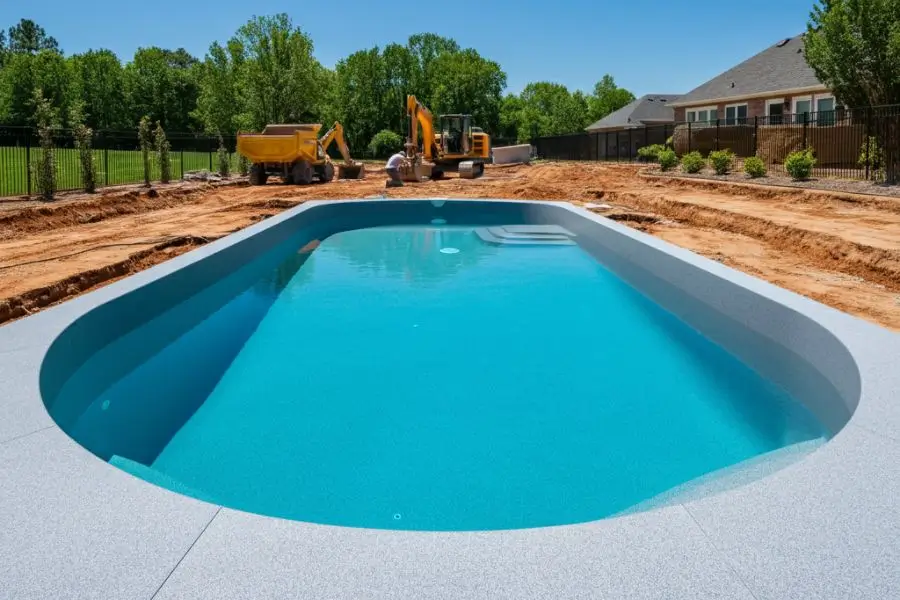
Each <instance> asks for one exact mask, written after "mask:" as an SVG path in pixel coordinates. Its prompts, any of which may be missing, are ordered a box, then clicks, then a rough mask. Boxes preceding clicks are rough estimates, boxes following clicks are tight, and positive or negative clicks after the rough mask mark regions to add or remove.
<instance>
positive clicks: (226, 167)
mask: <svg viewBox="0 0 900 600" xmlns="http://www.w3.org/2000/svg"><path fill="white" fill-rule="evenodd" d="M216 158H218V161H219V175H221V176H222V177H228V175H229V174H230V173H231V156H229V154H228V148H226V147H225V140H223V139H222V136H221V135H220V136H219V149H218V150H216Z"/></svg>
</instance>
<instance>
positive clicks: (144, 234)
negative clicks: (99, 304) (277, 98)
mask: <svg viewBox="0 0 900 600" xmlns="http://www.w3.org/2000/svg"><path fill="white" fill-rule="evenodd" d="M376 196H387V197H422V196H424V197H430V196H440V197H460V198H478V197H481V198H514V199H539V200H568V201H571V202H575V203H580V204H589V205H593V208H591V210H594V211H595V212H597V213H599V214H603V215H605V216H608V217H610V218H612V219H616V220H618V221H619V222H621V223H624V224H626V225H629V226H632V227H635V228H637V229H640V230H642V231H644V232H647V233H650V234H652V235H656V236H658V237H660V238H662V239H665V240H667V241H669V242H672V243H674V244H677V245H679V246H682V247H685V248H688V249H690V250H693V251H694V252H697V253H699V254H702V255H704V256H707V257H710V258H713V259H715V260H718V261H720V262H722V263H724V264H726V265H728V266H731V267H733V268H735V269H738V270H740V271H744V272H746V273H749V274H751V275H754V276H757V277H760V278H763V279H766V280H768V281H771V282H773V283H775V284H777V285H779V286H782V287H785V288H787V289H790V290H793V291H795V292H798V293H800V294H803V295H805V296H808V297H810V298H813V299H815V300H818V301H820V302H823V303H825V304H829V305H831V306H834V307H836V308H838V309H840V310H844V311H846V312H849V313H852V314H854V315H857V316H859V317H862V318H864V319H868V320H870V321H874V322H876V323H879V324H881V325H884V326H886V327H890V328H892V329H897V330H900V199H898V198H889V197H874V196H854V195H850V194H841V193H828V192H815V191H810V190H800V189H777V188H766V187H762V186H752V185H738V184H734V183H729V182H716V181H704V180H685V179H681V178H672V177H654V176H649V175H647V174H645V173H641V172H640V171H639V169H638V168H637V167H635V166H631V165H606V164H597V163H539V164H535V165H531V166H528V165H516V166H509V167H501V166H492V167H489V168H488V169H487V171H486V172H485V175H484V177H482V178H480V179H477V180H460V179H447V180H443V181H437V182H428V183H422V184H407V185H406V186H405V187H403V188H392V189H390V190H387V189H385V187H384V175H383V173H379V172H377V171H373V170H372V169H369V172H368V174H367V177H366V179H364V180H361V181H335V182H332V183H329V184H325V185H312V186H307V187H295V186H283V185H279V184H278V183H277V182H272V183H270V184H269V185H266V186H264V187H248V186H246V185H243V184H242V183H240V182H236V183H233V184H231V185H222V184H215V185H209V184H202V183H196V184H187V183H179V184H173V185H171V186H158V187H156V188H154V189H153V190H146V189H143V188H138V187H131V188H120V189H115V190H108V191H105V192H103V193H101V194H96V195H92V196H86V195H72V196H67V197H65V198H64V199H62V200H59V201H56V202H54V203H52V204H47V203H41V202H37V201H33V200H5V201H2V202H0V323H2V322H3V321H7V320H10V319H15V318H19V317H22V316H24V315H27V314H30V313H33V312H35V311H37V310H40V309H42V308H44V307H46V306H50V305H52V304H55V303H57V302H60V301H63V300H65V299H67V298H69V297H71V296H73V295H76V294H79V293H83V292H84V291H87V290H90V289H93V288H95V287H97V286H99V285H105V284H107V283H109V282H111V281H114V280H116V279H119V278H121V277H124V276H127V275H129V274H131V273H134V272H136V271H138V270H141V269H144V268H147V267H149V266H152V265H154V264H157V263H159V262H162V261H164V260H166V259H168V258H171V257H172V256H175V255H177V254H180V253H183V252H186V251H188V250H191V249H193V248H195V247H197V246H199V245H202V244H205V243H207V242H209V241H211V240H213V239H216V238H218V237H221V236H224V235H227V234H228V233H231V232H233V231H236V230H238V229H241V228H242V227H246V226H247V225H249V224H251V223H254V222H256V221H259V220H260V219H264V218H266V217H269V216H272V215H274V214H276V213H278V212H279V211H281V210H284V209H286V208H290V207H293V206H296V205H297V204H300V203H302V202H304V201H305V200H309V199H341V198H365V197H376Z"/></svg>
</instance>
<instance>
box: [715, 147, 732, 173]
mask: <svg viewBox="0 0 900 600" xmlns="http://www.w3.org/2000/svg"><path fill="white" fill-rule="evenodd" d="M709 164H710V166H711V167H712V168H713V170H714V171H715V172H716V175H727V174H728V172H729V171H731V167H732V165H733V164H734V154H732V153H731V150H716V151H715V152H710V153H709Z"/></svg>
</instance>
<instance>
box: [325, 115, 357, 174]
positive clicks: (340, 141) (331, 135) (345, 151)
mask: <svg viewBox="0 0 900 600" xmlns="http://www.w3.org/2000/svg"><path fill="white" fill-rule="evenodd" d="M332 142H337V145H338V150H340V152H341V156H343V157H344V162H345V163H346V164H348V165H352V164H354V163H353V159H352V158H350V148H348V147H347V142H346V140H344V127H343V126H342V125H341V124H340V123H338V122H337V121H335V123H334V125H332V126H331V129H329V130H328V131H326V132H325V135H323V136H322V137H320V138H319V144H321V145H322V151H323V152H328V146H330V145H331V143H332Z"/></svg>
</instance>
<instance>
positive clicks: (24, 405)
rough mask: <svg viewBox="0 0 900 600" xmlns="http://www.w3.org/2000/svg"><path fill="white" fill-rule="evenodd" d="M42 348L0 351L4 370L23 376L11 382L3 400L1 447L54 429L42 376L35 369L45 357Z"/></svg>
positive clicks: (9, 380) (0, 408)
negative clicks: (42, 392)
mask: <svg viewBox="0 0 900 600" xmlns="http://www.w3.org/2000/svg"><path fill="white" fill-rule="evenodd" d="M43 354H44V353H43V351H42V349H40V348H21V349H19V350H17V351H14V352H0V362H2V363H3V365H4V368H8V369H10V371H12V372H16V373H21V375H22V376H21V377H17V378H15V379H8V380H7V381H6V382H5V385H4V386H3V391H2V400H0V444H3V443H4V442H6V441H9V440H12V439H15V438H17V437H20V436H23V435H27V434H29V433H34V432H35V431H38V430H40V429H45V428H47V427H51V426H54V423H53V419H51V418H50V415H49V414H47V410H46V409H45V408H44V403H43V402H42V401H41V396H40V393H39V389H40V386H39V384H40V382H39V377H40V373H39V371H38V370H37V369H34V368H32V366H33V365H34V364H40V359H41V357H43Z"/></svg>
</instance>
